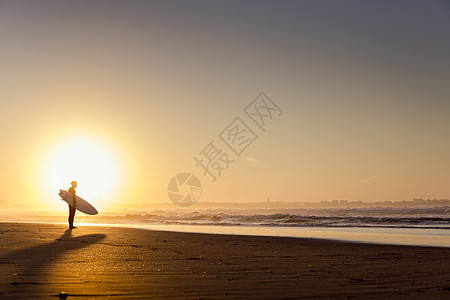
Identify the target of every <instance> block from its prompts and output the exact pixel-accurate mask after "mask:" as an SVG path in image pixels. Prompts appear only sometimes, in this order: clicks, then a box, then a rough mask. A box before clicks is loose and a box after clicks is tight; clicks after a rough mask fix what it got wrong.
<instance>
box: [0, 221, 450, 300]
mask: <svg viewBox="0 0 450 300" xmlns="http://www.w3.org/2000/svg"><path fill="white" fill-rule="evenodd" d="M0 239H1V243H0V282H1V289H0V298H2V299H31V298H41V299H55V298H56V299H57V298H58V297H60V296H59V295H60V293H61V292H65V293H67V295H68V296H67V299H77V298H78V299H102V298H105V297H110V298H120V299H147V298H172V299H197V298H202V299H203V298H204V299H222V298H252V299H267V298H283V299H286V298H288V299H292V298H333V299H353V298H360V299H361V298H384V299H386V298H396V299H398V298H405V299H406V298H424V299H425V298H426V299H448V298H449V297H450V269H449V267H448V266H449V263H450V248H433V247H413V246H394V245H374V244H358V243H348V242H335V241H327V240H318V239H298V238H281V237H280V238H277V237H256V236H235V235H208V234H197V233H195V234H193V233H176V232H163V231H149V230H140V229H129V228H119V227H97V226H95V227H94V226H92V227H81V226H80V227H79V228H77V229H74V230H67V228H66V227H65V226H63V225H48V224H21V223H0Z"/></svg>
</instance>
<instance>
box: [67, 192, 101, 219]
mask: <svg viewBox="0 0 450 300" xmlns="http://www.w3.org/2000/svg"><path fill="white" fill-rule="evenodd" d="M59 196H61V198H62V199H61V200H64V201H66V202H67V203H68V204H69V205H70V206H73V195H72V193H71V192H68V191H66V190H59ZM76 209H77V210H79V211H81V212H83V213H85V214H88V215H96V214H98V211H97V210H96V209H95V207H93V206H92V205H91V204H90V203H89V202H87V201H86V200H84V199H83V198H81V197H79V196H77V207H76Z"/></svg>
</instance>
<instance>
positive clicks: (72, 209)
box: [69, 181, 77, 228]
mask: <svg viewBox="0 0 450 300" xmlns="http://www.w3.org/2000/svg"><path fill="white" fill-rule="evenodd" d="M71 184H72V186H71V187H70V188H69V192H71V193H72V197H73V206H70V204H69V228H76V227H75V226H73V219H74V218H75V212H76V210H77V191H75V188H76V187H77V182H76V181H72V182H71Z"/></svg>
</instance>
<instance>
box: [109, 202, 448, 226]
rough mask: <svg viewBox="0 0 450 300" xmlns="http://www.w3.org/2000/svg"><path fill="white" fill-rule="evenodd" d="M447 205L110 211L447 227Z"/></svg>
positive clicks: (221, 219) (192, 220)
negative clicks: (146, 211) (143, 211)
mask: <svg viewBox="0 0 450 300" xmlns="http://www.w3.org/2000/svg"><path fill="white" fill-rule="evenodd" d="M449 213H450V207H448V206H443V207H427V208H385V207H383V208H348V209H286V210H283V209H278V210H276V211H275V210H270V209H267V210H264V209H259V210H203V211H192V210H191V211H186V210H172V211H161V210H154V211H152V212H150V213H128V214H110V215H105V216H103V217H102V219H103V221H107V222H114V223H128V222H134V223H140V224H167V225H169V224H170V225H210V226H211V225H217V226H277V227H280V226H281V227H395V228H429V229H450V218H449V217H448V216H449Z"/></svg>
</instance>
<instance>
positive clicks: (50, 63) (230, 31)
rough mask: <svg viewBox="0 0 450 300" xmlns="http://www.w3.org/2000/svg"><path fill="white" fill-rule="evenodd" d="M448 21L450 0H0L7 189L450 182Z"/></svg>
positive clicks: (300, 193) (249, 190)
mask: <svg viewBox="0 0 450 300" xmlns="http://www.w3.org/2000/svg"><path fill="white" fill-rule="evenodd" d="M449 37H450V4H449V3H447V2H445V1H426V2H425V1H396V2H391V1H376V2H373V1H339V2H334V1H298V2H297V1H244V2H243V1H223V2H216V1H214V2H211V1H190V2H187V1H186V2H185V1H103V0H102V1H76V2H73V1H71V2H69V1H65V2H61V1H46V0H44V1H5V0H3V1H2V0H0V64H1V65H2V68H1V69H0V106H1V110H0V114H1V119H0V134H1V137H2V147H1V150H0V155H1V168H0V202H1V201H7V202H8V203H9V204H11V203H13V205H23V206H25V207H26V206H29V207H35V206H36V205H37V206H42V207H43V209H46V208H47V209H54V208H55V207H56V209H58V206H59V205H60V200H59V196H58V192H59V189H68V188H69V186H70V182H71V181H72V180H76V181H78V188H77V191H78V194H79V195H80V196H82V197H83V198H85V199H87V200H89V201H90V202H91V203H93V204H94V205H96V206H98V207H99V208H100V209H107V208H112V209H113V208H114V207H113V206H112V205H111V204H113V203H120V205H117V206H129V207H133V205H137V204H138V203H141V202H148V203H150V204H154V203H161V202H165V203H168V204H170V203H171V202H170V200H169V198H168V188H169V189H170V188H171V186H170V184H169V183H170V182H171V180H172V178H174V176H176V175H177V174H180V173H184V172H187V173H191V174H193V175H195V176H196V177H197V178H198V179H199V181H200V182H201V186H202V189H201V197H200V200H199V201H200V202H229V203H234V202H238V203H239V202H260V201H261V202H263V201H266V200H267V199H270V201H274V202H275V201H288V202H308V201H310V202H318V201H331V200H334V199H345V200H349V201H367V202H374V201H403V200H412V199H413V198H425V199H427V198H430V199H446V198H447V199H448V198H450V185H449V180H450V160H449V159H448V149H449V148H450V139H449V133H450V118H449V117H448V116H449V115H450V101H449V99H450V59H449V56H448V53H450V38H449ZM261 92H264V93H265V95H266V96H267V97H268V99H269V100H271V101H272V102H273V104H275V105H276V107H278V108H279V110H276V109H274V110H273V111H272V112H273V115H270V117H271V118H269V117H266V118H264V120H265V122H266V123H264V126H260V125H261V124H259V125H258V123H257V121H258V119H256V121H255V120H252V119H251V116H252V114H251V113H250V114H246V112H245V110H246V108H248V107H249V105H250V104H251V102H252V101H253V100H255V98H256V97H258V95H260V93H261ZM266 100H267V99H266ZM269 100H267V101H269ZM274 107H275V106H273V105H272V108H274ZM250 108H252V107H251V106H250ZM263 112H265V113H266V114H267V115H268V114H271V112H270V111H267V110H266V111H264V110H263ZM267 115H266V116H267ZM253 116H254V115H253ZM237 117H238V118H240V119H237V121H236V118H237ZM260 120H261V119H260ZM241 121H242V123H244V124H245V125H246V126H247V127H249V128H250V129H251V130H252V131H253V133H254V136H253V138H254V140H249V142H248V147H246V148H244V146H246V144H245V143H244V142H245V141H246V139H247V138H252V136H247V137H245V138H242V139H241V140H240V141H242V143H243V144H242V145H243V146H240V147H241V148H240V150H239V151H241V150H242V151H241V152H239V151H238V152H239V154H236V152H234V151H233V150H231V149H230V147H228V146H227V145H226V144H225V143H224V141H223V138H224V136H225V135H226V134H227V133H228V134H230V132H229V131H228V132H227V131H225V129H226V128H228V129H229V130H231V129H232V128H233V127H232V125H233V124H236V123H233V122H241ZM235 128H237V127H235ZM241 128H243V127H241ZM221 134H222V136H221ZM210 142H214V144H215V145H216V146H218V147H219V148H220V150H221V152H220V155H222V154H223V153H226V154H227V156H228V159H229V161H233V162H230V164H229V166H228V168H225V169H224V170H222V173H220V174H219V173H218V171H217V170H215V169H214V168H212V169H211V170H212V171H213V172H214V174H215V175H216V177H217V178H215V179H216V180H215V182H213V180H212V178H211V176H209V175H208V174H206V175H204V170H203V169H202V168H201V167H200V166H199V164H198V162H197V161H196V160H195V159H194V158H199V157H201V155H202V154H201V152H202V151H204V150H205V149H206V147H207V146H208V145H209V144H210ZM250 142H251V143H250ZM239 143H241V142H239ZM219 157H222V156H219ZM222 158H223V157H222ZM225 161H226V160H225V158H224V159H222V160H221V161H220V163H222V166H223V164H224V162H225ZM64 209H65V208H64Z"/></svg>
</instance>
